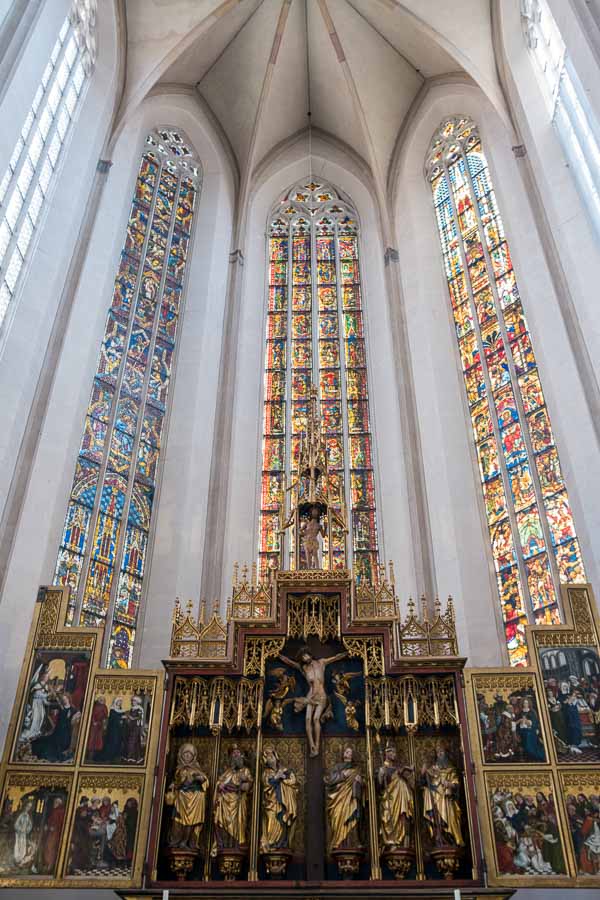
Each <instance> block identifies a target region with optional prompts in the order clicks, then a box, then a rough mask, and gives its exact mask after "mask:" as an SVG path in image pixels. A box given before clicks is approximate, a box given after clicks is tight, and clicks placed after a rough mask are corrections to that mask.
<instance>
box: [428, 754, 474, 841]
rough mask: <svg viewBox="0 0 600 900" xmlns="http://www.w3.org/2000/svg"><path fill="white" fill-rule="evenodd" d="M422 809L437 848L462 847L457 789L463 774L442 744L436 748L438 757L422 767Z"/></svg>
mask: <svg viewBox="0 0 600 900" xmlns="http://www.w3.org/2000/svg"><path fill="white" fill-rule="evenodd" d="M421 783H422V787H423V812H424V814H425V820H426V822H427V827H428V829H429V834H430V837H431V840H432V841H433V844H434V846H435V847H447V846H451V847H463V846H464V843H465V842H464V839H463V836H462V829H461V824H460V805H459V803H458V799H457V797H458V792H459V788H460V777H459V775H458V772H457V770H456V768H455V766H454V765H453V763H452V762H451V761H450V759H449V757H448V752H447V750H446V747H445V746H444V744H443V743H441V742H440V743H438V744H437V745H436V749H435V759H434V760H432V761H431V763H430V764H429V765H425V766H423V768H422V770H421Z"/></svg>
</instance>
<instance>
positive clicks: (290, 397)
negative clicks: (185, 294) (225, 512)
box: [259, 183, 379, 581]
mask: <svg viewBox="0 0 600 900" xmlns="http://www.w3.org/2000/svg"><path fill="white" fill-rule="evenodd" d="M268 242H269V243H268V255H269V261H268V280H269V284H268V292H267V293H268V295H267V325H266V344H265V382H264V414H263V454H262V459H263V464H262V487H261V514H260V529H259V530H260V536H259V561H260V570H261V573H262V574H263V575H264V574H265V572H266V571H267V570H268V569H269V568H270V567H273V566H275V565H278V564H279V554H280V540H281V538H280V535H279V528H280V521H279V516H278V513H277V511H278V509H279V505H280V502H281V499H282V496H283V491H284V489H285V485H286V484H289V481H290V476H291V474H292V470H293V466H294V461H295V460H296V458H297V453H298V447H299V441H300V436H301V434H302V431H303V430H304V427H305V423H306V414H307V401H308V397H309V392H310V387H311V385H312V384H316V385H318V388H319V398H320V407H321V416H322V419H323V430H324V434H325V436H326V441H327V450H328V462H329V468H330V472H331V473H332V476H333V480H335V481H336V482H337V484H338V485H339V489H340V497H341V498H344V504H345V507H346V509H348V510H349V511H350V517H349V528H350V532H351V540H350V544H351V546H350V548H349V557H348V558H347V557H346V556H345V554H344V541H343V536H342V535H340V534H334V535H333V539H332V544H333V546H332V547H329V546H328V543H327V541H325V542H324V546H323V556H324V559H323V564H324V565H325V566H327V565H328V563H329V555H330V553H331V554H332V563H333V565H334V567H339V568H343V567H344V566H347V565H350V564H352V565H353V567H354V573H355V575H356V577H357V578H366V579H368V580H371V581H376V580H377V579H378V575H379V573H378V565H377V561H378V557H377V517H376V511H375V487H374V476H373V457H372V448H371V431H370V424H369V404H368V396H369V395H368V378H367V368H366V352H365V339H364V333H363V320H362V305H361V282H360V265H359V249H358V243H359V238H358V225H357V221H356V214H355V212H354V211H353V210H352V208H351V206H350V204H349V203H347V202H346V201H342V199H341V198H340V197H339V196H338V195H337V192H336V191H334V190H333V188H331V187H330V186H326V185H322V184H314V183H311V184H300V185H296V186H295V187H294V188H293V189H292V190H291V191H289V192H288V193H287V194H286V195H285V196H284V197H283V198H282V200H281V201H280V202H279V203H278V204H277V206H276V207H275V210H274V212H273V214H272V218H271V223H270V227H269V238H268ZM289 562H292V559H291V557H290V558H289Z"/></svg>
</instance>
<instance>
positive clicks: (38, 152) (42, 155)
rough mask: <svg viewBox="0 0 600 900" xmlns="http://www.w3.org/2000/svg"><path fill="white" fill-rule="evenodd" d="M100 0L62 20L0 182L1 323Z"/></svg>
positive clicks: (55, 163) (71, 107)
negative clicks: (97, 3)
mask: <svg viewBox="0 0 600 900" xmlns="http://www.w3.org/2000/svg"><path fill="white" fill-rule="evenodd" d="M95 24H96V0H76V2H74V3H73V5H72V7H71V11H70V13H69V15H68V16H67V18H66V19H65V21H64V22H63V24H62V27H61V29H60V32H59V35H58V38H57V40H56V43H55V44H54V47H53V48H52V53H51V54H50V59H49V60H48V64H47V66H46V68H45V69H44V72H43V74H42V79H41V82H40V84H39V86H38V88H37V91H36V93H35V96H34V98H33V101H32V103H31V106H30V109H29V111H28V113H27V116H26V118H25V121H24V123H23V126H22V128H21V133H20V135H19V138H18V140H17V143H16V144H15V147H14V150H13V152H12V156H11V158H10V161H9V164H8V168H7V169H6V172H5V173H4V175H3V177H2V180H1V181H0V324H2V322H3V321H4V319H5V317H6V313H7V311H8V310H9V307H10V305H11V302H12V300H13V298H14V296H15V294H16V292H17V290H18V287H19V284H20V282H21V279H22V276H23V271H24V263H25V260H26V258H27V255H28V252H29V251H30V249H31V246H32V245H31V242H32V239H33V237H34V234H35V232H36V229H37V228H38V226H39V224H40V220H41V219H40V217H41V215H42V213H43V210H44V207H45V205H46V201H47V198H48V196H49V193H50V191H51V190H52V186H53V184H54V181H55V175H56V172H57V170H58V167H59V165H60V161H61V157H62V153H63V150H64V147H65V143H66V141H67V138H68V135H69V133H70V130H71V125H72V123H73V120H74V118H75V116H76V114H77V110H78V108H79V105H80V100H81V97H82V95H83V88H84V85H85V83H86V81H87V79H88V78H89V76H90V75H91V73H92V70H93V66H94V62H95V55H96V44H95V41H96V37H95Z"/></svg>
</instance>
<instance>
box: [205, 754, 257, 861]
mask: <svg viewBox="0 0 600 900" xmlns="http://www.w3.org/2000/svg"><path fill="white" fill-rule="evenodd" d="M252 783H253V778H252V773H251V772H250V769H249V768H248V766H247V765H246V761H245V759H244V755H243V753H242V751H241V750H240V749H239V747H236V746H234V747H233V749H232V751H231V755H230V760H229V766H228V767H227V768H226V769H225V771H224V772H223V773H222V774H221V775H220V776H219V778H218V780H217V785H216V790H215V799H214V812H213V816H214V823H215V839H216V842H217V848H218V849H219V850H221V849H223V848H232V847H235V848H238V849H240V848H243V847H246V845H247V844H248V822H249V819H250V792H251V791H252Z"/></svg>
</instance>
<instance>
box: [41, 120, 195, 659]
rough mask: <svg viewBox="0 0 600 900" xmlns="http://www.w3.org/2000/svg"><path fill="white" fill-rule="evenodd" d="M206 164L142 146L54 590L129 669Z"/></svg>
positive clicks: (170, 138)
mask: <svg viewBox="0 0 600 900" xmlns="http://www.w3.org/2000/svg"><path fill="white" fill-rule="evenodd" d="M199 188H200V167H199V164H198V163H197V162H196V161H195V159H194V155H193V151H192V149H191V148H190V146H189V144H188V143H187V141H186V139H185V137H184V136H183V135H182V134H181V133H180V132H177V131H173V130H170V129H158V130H157V131H156V132H152V133H151V134H150V135H149V136H148V138H147V142H146V150H145V152H144V154H143V156H142V161H141V165H140V169H139V172H138V176H137V180H136V184H135V191H134V196H133V201H132V204H131V212H130V215H129V222H128V225H127V230H126V234H125V242H124V247H123V251H122V253H121V259H120V263H119V267H118V270H117V276H116V280H115V286H114V292H113V296H112V302H111V305H110V308H109V311H108V317H107V320H106V328H105V331H104V338H103V341H102V345H101V347H100V356H99V359H98V366H97V370H96V375H95V377H94V383H93V386H92V395H91V398H90V403H89V406H88V411H87V415H86V419H85V425H84V430H83V438H82V441H81V449H80V451H79V455H78V458H77V465H76V468H75V477H74V479H73V486H72V489H71V497H70V501H69V506H68V509H67V516H66V520H65V527H64V532H63V538H62V541H61V546H60V550H59V554H58V560H57V563H56V575H55V583H56V584H63V585H69V586H70V587H71V598H70V605H69V623H70V624H72V623H74V622H77V623H78V624H82V625H97V624H99V623H101V622H108V623H109V629H110V636H109V646H108V651H107V652H108V665H109V666H112V667H127V666H129V665H130V664H131V654H132V650H133V644H134V640H135V632H136V627H137V621H138V615H139V608H140V602H141V598H142V589H143V577H144V571H145V569H146V566H147V548H148V541H149V538H150V527H151V521H152V510H153V505H154V493H155V489H156V481H157V470H158V462H159V457H160V449H161V445H162V444H163V443H164V433H163V427H164V420H165V414H166V409H167V398H168V393H169V384H170V381H171V375H172V368H173V355H174V352H175V347H176V341H177V337H178V332H179V330H180V329H179V321H180V318H181V298H182V291H183V282H184V275H185V267H186V258H187V253H188V246H189V242H190V233H191V227H192V219H193V215H194V209H195V207H196V204H197V196H198V191H199Z"/></svg>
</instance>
